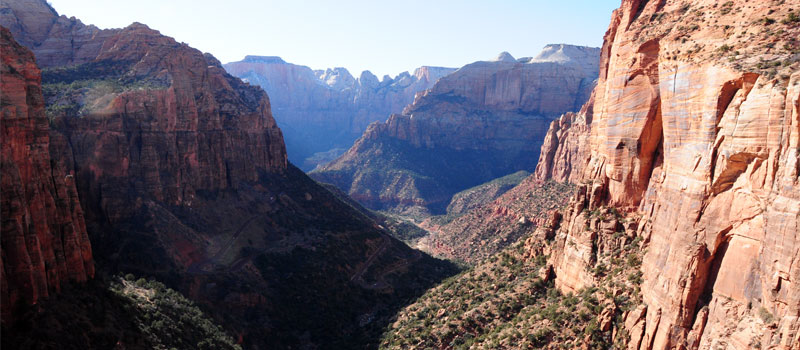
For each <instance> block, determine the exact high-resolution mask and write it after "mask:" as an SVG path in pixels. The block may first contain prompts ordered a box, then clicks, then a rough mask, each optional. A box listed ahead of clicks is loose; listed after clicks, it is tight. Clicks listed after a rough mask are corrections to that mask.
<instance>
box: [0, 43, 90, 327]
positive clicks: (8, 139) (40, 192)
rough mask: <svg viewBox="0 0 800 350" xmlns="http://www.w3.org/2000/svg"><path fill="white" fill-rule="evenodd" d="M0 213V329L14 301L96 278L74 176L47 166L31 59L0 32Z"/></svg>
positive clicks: (47, 143) (45, 131)
mask: <svg viewBox="0 0 800 350" xmlns="http://www.w3.org/2000/svg"><path fill="white" fill-rule="evenodd" d="M0 52H2V66H0V81H2V93H0V100H2V103H0V105H2V120H1V122H2V123H0V127H2V129H1V130H0V141H2V142H0V144H2V161H1V162H0V178H2V181H0V183H1V184H2V187H0V191H2V194H1V195H0V208H2V213H1V214H0V217H2V225H1V226H0V231H2V232H1V234H0V237H2V257H0V292H1V293H0V297H2V320H3V323H6V322H8V321H10V320H11V319H12V318H13V316H14V315H13V310H14V308H15V307H16V306H17V304H18V303H20V302H22V303H27V304H35V303H37V302H38V301H39V300H40V299H42V298H46V297H48V296H49V295H50V294H51V293H57V292H58V291H60V289H61V286H62V285H63V284H64V283H66V282H69V281H75V282H85V281H86V280H87V279H89V278H92V277H93V275H94V262H93V261H92V248H91V245H90V243H89V238H88V236H87V234H86V226H85V224H84V221H83V212H82V210H81V206H80V203H79V201H78V194H77V191H76V189H75V182H74V177H73V174H72V173H71V172H70V171H68V170H67V169H66V168H65V167H63V164H59V163H58V162H54V161H51V158H50V147H52V146H53V145H52V144H51V140H50V136H49V129H50V128H49V125H48V120H47V118H46V116H45V107H44V99H43V98H42V89H41V73H40V71H39V68H38V67H37V66H36V63H35V62H34V58H33V54H32V53H31V52H30V51H29V50H28V49H26V48H24V47H22V46H20V45H19V44H17V42H16V41H14V39H13V38H12V37H11V33H10V32H9V31H8V29H6V28H5V27H0Z"/></svg>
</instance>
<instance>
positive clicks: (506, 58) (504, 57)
mask: <svg viewBox="0 0 800 350" xmlns="http://www.w3.org/2000/svg"><path fill="white" fill-rule="evenodd" d="M494 61H495V62H517V59H516V58H514V56H511V54H510V53H508V51H503V52H501V53H500V54H499V55H497V57H496V58H495V59H494Z"/></svg>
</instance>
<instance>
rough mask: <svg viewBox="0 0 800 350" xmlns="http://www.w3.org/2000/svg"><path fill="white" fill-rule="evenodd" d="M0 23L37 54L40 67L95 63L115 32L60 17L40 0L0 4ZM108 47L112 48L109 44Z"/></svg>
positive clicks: (19, 0)
mask: <svg viewBox="0 0 800 350" xmlns="http://www.w3.org/2000/svg"><path fill="white" fill-rule="evenodd" d="M0 23H2V24H3V26H5V27H7V28H8V29H9V30H11V34H12V35H14V38H16V39H17V41H18V42H19V43H20V44H22V45H24V46H26V47H28V48H29V49H31V50H32V51H33V53H34V54H35V55H36V63H37V64H38V65H39V67H41V68H49V67H58V66H71V65H77V64H82V63H86V62H89V61H92V60H94V59H95V58H96V57H97V55H98V54H99V53H100V51H101V50H102V49H103V47H104V46H105V45H107V43H106V40H108V38H109V37H110V36H112V35H113V34H114V33H116V32H117V31H118V30H115V29H110V30H100V29H99V28H97V27H95V26H92V25H85V24H83V23H82V22H81V21H80V20H78V19H76V18H75V17H71V18H68V17H66V16H59V15H58V13H56V11H55V10H53V8H52V7H50V6H49V5H48V4H47V3H45V2H42V1H39V0H14V1H3V3H1V4H0ZM108 44H110V45H113V43H111V42H109V43H108Z"/></svg>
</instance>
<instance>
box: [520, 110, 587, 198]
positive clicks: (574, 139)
mask: <svg viewBox="0 0 800 350" xmlns="http://www.w3.org/2000/svg"><path fill="white" fill-rule="evenodd" d="M592 105H593V104H592V101H591V100H590V101H589V102H587V103H586V105H584V107H583V108H582V109H581V111H580V112H578V113H572V112H570V113H566V114H564V115H562V116H561V117H559V118H558V119H556V120H554V121H553V122H552V123H550V129H548V130H547V134H546V135H545V137H544V142H542V148H541V153H540V154H539V163H538V164H537V165H536V172H534V176H535V178H536V179H538V180H539V181H547V180H554V181H558V182H570V183H577V182H578V181H579V179H580V177H581V176H582V175H583V167H584V166H585V165H586V164H587V163H588V160H589V148H588V147H589V132H590V129H591V128H590V125H591V113H592V108H591V107H592Z"/></svg>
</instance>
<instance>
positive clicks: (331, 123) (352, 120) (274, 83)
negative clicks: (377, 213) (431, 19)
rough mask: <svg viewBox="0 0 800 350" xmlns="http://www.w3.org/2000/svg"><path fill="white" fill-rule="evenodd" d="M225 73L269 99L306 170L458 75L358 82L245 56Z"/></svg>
mask: <svg viewBox="0 0 800 350" xmlns="http://www.w3.org/2000/svg"><path fill="white" fill-rule="evenodd" d="M225 69H226V70H227V71H228V72H229V73H230V74H232V75H234V76H237V77H240V78H242V79H244V80H245V81H247V82H250V83H251V84H256V85H259V86H261V87H262V88H263V89H264V90H266V91H267V93H268V94H269V96H270V100H271V102H272V110H273V112H274V113H275V118H276V120H277V121H278V125H279V126H280V127H281V129H282V130H283V131H284V135H285V137H286V145H287V149H288V151H289V159H290V160H291V161H292V162H293V163H295V164H298V165H299V166H300V167H301V168H302V169H304V170H312V169H314V168H315V167H316V166H317V165H321V164H324V163H326V162H327V161H330V160H332V158H331V157H330V156H324V154H325V153H326V152H327V153H330V152H334V153H335V156H334V157H333V158H335V157H337V156H339V155H340V154H342V152H344V151H345V150H346V149H347V148H349V147H350V146H351V145H352V144H353V142H354V141H355V140H356V139H357V138H358V137H359V136H361V134H362V133H364V131H365V130H366V128H367V126H368V125H369V124H370V123H372V122H375V121H378V120H384V119H385V118H386V116H387V115H390V114H392V113H399V112H400V111H402V109H403V107H405V106H407V105H408V104H410V103H411V102H413V100H414V95H415V94H416V93H417V92H419V91H422V90H425V89H428V88H430V87H432V86H433V84H434V83H435V82H436V81H437V80H439V78H441V77H443V76H445V75H447V74H450V73H452V72H453V71H455V69H452V68H442V67H420V68H417V69H416V70H415V71H414V74H413V75H411V74H409V73H408V72H404V73H401V74H400V75H398V76H397V77H395V78H394V79H392V78H389V77H384V78H383V80H380V81H379V80H378V77H376V76H375V75H374V74H372V73H371V72H369V71H364V72H362V73H361V75H360V76H359V77H358V78H354V77H353V76H352V75H350V72H348V71H347V69H345V68H334V69H327V70H318V71H313V70H311V68H308V67H306V66H300V65H295V64H291V63H287V62H285V61H284V60H282V59H281V58H279V57H264V56H247V57H245V59H244V60H242V61H239V62H231V63H227V64H225Z"/></svg>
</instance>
